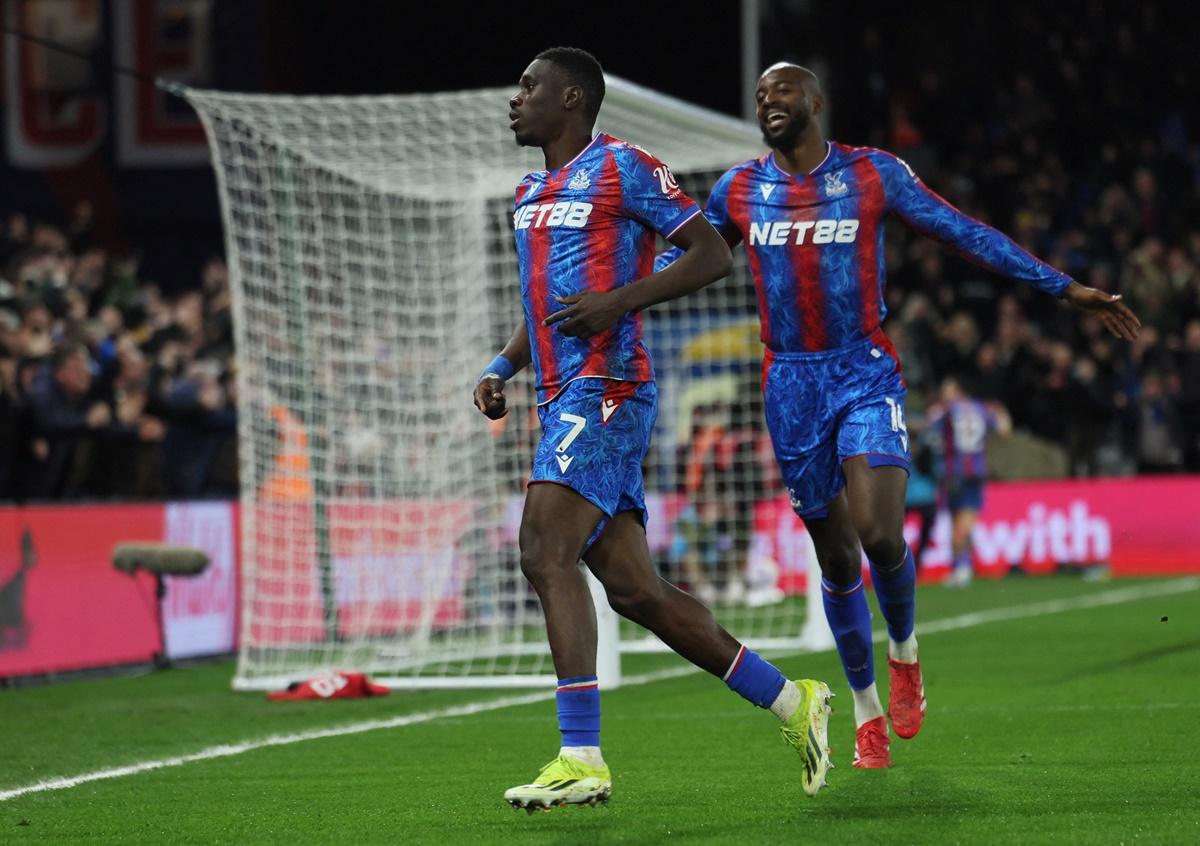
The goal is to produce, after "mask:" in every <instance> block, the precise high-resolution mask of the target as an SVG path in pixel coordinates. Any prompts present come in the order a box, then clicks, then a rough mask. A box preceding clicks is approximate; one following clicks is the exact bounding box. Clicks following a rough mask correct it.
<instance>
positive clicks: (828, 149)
mask: <svg viewBox="0 0 1200 846" xmlns="http://www.w3.org/2000/svg"><path fill="white" fill-rule="evenodd" d="M832 155H833V142H832V141H826V142H825V158H823V159H821V163H820V164H819V165H817V166H816V167H814V168H813V169H812V170H810V171H809V172H808V173H807V174H805V175H806V176H812V175H813V174H814V173H816V172H817V171H818V170H820V169H821V168H823V167H825V165H826V164H827V163H828V162H829V159H830V157H831V156H832ZM767 162H768V163H769V164H770V165H771V167H773V168H775V172H776V173H778V174H779V175H780V176H783V177H786V178H787V179H792V178H793V176H794V174H791V173H788V172H787V171H786V170H784V169H783V168H781V167H780V166H779V162H777V161H775V151H774V150H772V151H771V152H770V154H769V155H768V156H767Z"/></svg>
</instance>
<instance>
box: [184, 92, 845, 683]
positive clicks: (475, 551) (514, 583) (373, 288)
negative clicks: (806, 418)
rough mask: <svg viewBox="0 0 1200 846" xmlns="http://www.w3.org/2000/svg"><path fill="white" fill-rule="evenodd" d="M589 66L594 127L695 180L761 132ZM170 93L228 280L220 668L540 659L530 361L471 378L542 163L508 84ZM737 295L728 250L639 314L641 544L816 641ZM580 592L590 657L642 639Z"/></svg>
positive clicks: (485, 677) (733, 615)
mask: <svg viewBox="0 0 1200 846" xmlns="http://www.w3.org/2000/svg"><path fill="white" fill-rule="evenodd" d="M608 83H609V92H608V95H607V98H606V100H605V103H604V107H603V109H602V111H601V113H600V118H599V129H602V130H603V131H606V132H609V133H611V134H613V135H616V136H618V137H621V138H625V139H627V140H629V141H632V142H634V143H637V144H639V145H641V146H643V147H646V148H647V149H649V150H651V151H652V152H654V153H655V155H657V156H659V157H660V158H662V159H663V160H664V161H666V162H667V163H668V164H670V165H671V166H672V168H673V169H674V170H675V172H676V175H677V177H678V178H679V181H680V183H681V184H682V185H683V187H684V188H685V189H686V190H687V191H688V193H690V194H691V195H692V196H693V197H695V198H696V199H697V200H701V201H702V200H703V199H704V198H705V196H706V195H707V192H708V190H709V188H710V187H711V185H712V184H713V182H714V181H715V180H716V178H717V176H719V175H720V173H721V172H722V171H723V170H724V169H725V168H727V167H728V166H730V165H731V164H733V163H735V162H737V161H740V160H742V159H745V158H748V157H750V156H754V155H757V154H759V151H760V145H759V140H758V133H757V131H756V130H755V129H754V128H753V127H751V126H750V125H748V124H745V123H742V122H739V121H735V120H732V119H730V118H727V117H725V116H722V115H719V114H716V113H713V112H710V111H707V110H704V109H700V108H698V107H695V106H692V105H689V104H686V103H683V102H681V101H678V100H674V99H672V98H668V97H665V96H663V95H660V94H657V93H654V92H651V91H648V90H646V89H643V88H640V87H638V86H636V85H633V84H631V83H628V82H626V81H624V80H620V79H616V78H611V77H610V78H609V80H608ZM183 93H184V95H185V96H186V97H187V99H188V100H189V102H191V104H192V105H193V106H194V107H195V109H196V110H197V112H198V113H199V114H200V116H201V119H202V121H203V123H204V126H205V129H206V131H207V133H208V138H209V143H210V146H211V150H212V158H213V164H214V168H215V170H216V174H217V181H218V190H219V194H220V200H221V206H222V213H223V217H224V225H225V238H226V249H227V253H228V262H229V267H230V278H231V283H232V287H233V292H234V320H235V333H236V341H237V350H238V375H237V379H238V382H237V387H238V393H239V412H240V422H239V427H240V430H239V436H240V450H241V453H240V455H241V458H240V471H241V510H240V514H241V551H242V567H243V570H242V594H241V604H242V626H241V645H240V652H239V659H238V668H237V674H236V677H235V680H234V683H235V686H237V687H242V688H262V687H272V686H279V685H283V684H286V683H287V682H289V681H292V680H295V679H297V678H302V677H306V676H309V675H314V674H316V673H319V672H321V671H324V670H332V669H357V670H365V671H368V672H371V673H374V674H376V675H377V676H380V677H381V680H383V681H385V683H388V684H391V685H393V686H435V685H439V686H440V685H485V684H486V685H510V686H518V685H531V684H541V683H542V682H544V681H546V680H548V679H552V678H553V672H554V670H553V666H552V663H551V661H550V657H549V650H548V647H547V644H546V637H545V631H544V628H543V625H542V618H541V611H540V608H539V606H538V603H537V599H536V596H535V595H534V593H533V592H532V590H531V589H530V588H529V587H528V586H527V584H526V582H525V580H524V578H523V576H522V575H521V572H520V565H519V553H518V548H517V542H516V541H517V526H518V523H519V519H520V510H521V505H522V501H523V489H524V484H525V480H526V479H527V478H528V473H529V468H530V465H531V462H532V455H533V448H534V445H535V444H536V441H537V437H538V434H539V431H538V425H537V417H536V413H535V410H534V395H533V390H532V383H531V378H530V374H529V373H528V372H527V373H523V374H521V375H519V376H518V377H516V378H515V379H514V381H513V382H512V383H511V385H510V387H509V389H508V394H509V404H510V409H511V411H510V414H509V415H508V416H507V417H506V418H505V419H504V420H502V421H497V422H494V423H489V422H488V421H487V420H485V419H484V418H483V417H482V416H481V415H480V414H479V413H478V412H477V411H476V410H475V408H474V407H473V406H472V404H471V400H470V396H471V391H472V388H473V385H474V381H475V378H476V375H477V374H478V372H479V370H480V368H481V367H482V366H483V364H485V363H486V362H487V361H488V360H490V359H491V357H492V356H493V355H494V354H495V352H496V350H498V349H499V348H500V347H501V346H502V345H503V343H504V341H505V340H507V338H508V336H509V334H510V333H511V331H512V329H513V327H514V326H515V325H516V324H517V321H518V320H520V319H521V311H520V302H519V284H518V278H517V266H516V254H515V250H514V247H513V237H512V229H511V214H512V194H513V188H514V186H515V185H516V183H517V182H518V181H519V180H520V178H521V177H522V176H523V175H524V174H525V173H527V172H528V171H530V170H535V169H538V168H540V167H541V162H540V158H539V156H540V154H539V153H538V151H536V150H535V151H530V150H526V149H521V148H518V147H516V146H515V144H514V143H513V140H512V137H511V133H510V132H509V130H508V128H507V123H506V121H505V120H504V118H503V115H504V109H505V102H506V99H507V97H508V95H509V93H510V92H509V91H507V90H506V89H481V90H475V91H465V92H457V93H443V94H420V95H405V96H386V97H286V96H273V95H272V96H261V95H245V94H232V93H223V92H213V91H204V90H196V89H186V90H184V92H183ZM755 303H756V300H755V296H754V291H753V286H752V284H751V283H750V280H749V277H748V274H747V271H746V268H745V261H744V259H740V260H739V261H738V263H737V269H736V271H735V273H734V275H733V277H732V278H730V279H727V280H724V281H722V282H720V283H717V284H716V285H713V286H711V287H709V288H707V289H705V290H704V291H701V292H700V293H698V294H696V295H694V296H691V297H688V298H686V299H684V300H680V301H676V302H673V303H669V304H665V305H662V306H658V307H656V308H655V309H654V310H653V311H652V312H651V313H650V314H649V315H648V317H647V319H646V320H645V323H644V326H645V335H646V343H647V346H648V347H649V348H650V351H651V354H652V355H653V356H654V360H655V366H656V375H657V378H658V382H659V397H660V400H659V402H660V410H659V419H658V424H657V428H656V431H655V435H654V441H653V444H652V446H651V452H650V455H649V457H648V459H647V464H646V468H645V469H646V487H647V502H648V507H649V511H650V522H649V528H648V540H649V544H650V548H651V552H652V556H653V558H654V560H655V562H656V565H657V566H658V567H659V568H660V572H662V573H663V575H664V576H665V577H667V578H668V579H670V580H671V581H673V582H674V583H676V584H678V585H680V586H681V587H683V588H685V589H687V590H689V591H691V592H692V593H694V594H696V595H698V596H699V597H701V598H702V599H703V600H705V601H706V602H707V603H708V604H709V605H710V606H712V607H713V608H714V610H715V612H716V613H717V616H718V618H719V619H720V620H721V622H722V623H723V624H724V625H725V626H726V627H727V628H728V629H729V630H730V631H731V632H732V633H733V634H734V635H735V636H736V637H738V638H740V639H742V640H744V641H745V642H747V643H748V644H750V645H752V646H754V647H756V648H762V649H780V650H784V649H787V650H797V649H803V648H805V647H817V646H821V647H823V646H826V645H828V643H829V642H830V641H829V636H828V629H827V627H826V625H825V623H824V617H823V615H814V616H812V617H810V615H808V614H807V613H806V610H805V609H806V606H807V605H809V604H810V603H807V602H806V599H805V596H804V592H805V589H806V586H808V585H809V584H810V582H811V581H812V580H810V579H808V573H809V571H810V570H811V569H812V568H815V561H814V556H813V552H812V547H811V543H810V542H809V541H808V538H807V535H806V534H805V532H804V531H803V528H802V524H801V523H800V521H799V520H797V519H796V518H795V516H794V515H793V514H792V513H791V510H790V508H789V507H788V501H787V497H786V492H785V491H784V490H783V488H782V486H781V484H780V482H779V478H778V474H777V471H776V470H775V465H774V461H773V460H772V457H771V452H770V444H769V441H768V439H767V436H766V433H765V431H764V428H763V424H762V416H763V415H762V408H761V392H760V389H759V384H760V383H759V365H760V361H761V346H760V344H759V342H758V328H757V317H756V313H755V308H756V305H755ZM593 589H594V590H595V585H594V583H593ZM816 606H817V610H818V611H819V606H820V603H819V602H817V603H816ZM597 612H598V615H599V616H600V617H601V625H602V641H603V645H602V647H601V652H602V659H601V664H602V666H608V667H613V666H619V665H616V664H615V661H616V658H617V656H618V655H619V654H625V653H630V652H637V651H657V650H662V649H665V647H664V646H663V645H662V644H661V643H660V642H658V641H657V639H655V638H653V637H649V636H647V633H646V632H645V631H643V630H641V629H639V628H637V627H636V626H633V625H631V624H627V623H625V622H624V621H622V622H621V623H620V624H618V623H616V622H615V617H612V616H611V612H609V611H608V609H607V607H606V605H605V604H604V603H603V602H599V603H597ZM806 624H807V628H806ZM606 662H607V663H606ZM614 672H616V670H612V669H610V670H607V671H606V674H607V675H608V676H609V678H610V683H611V682H612V681H614V680H615V679H613V673H614Z"/></svg>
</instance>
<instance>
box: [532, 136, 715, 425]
mask: <svg viewBox="0 0 1200 846" xmlns="http://www.w3.org/2000/svg"><path fill="white" fill-rule="evenodd" d="M699 213H700V209H699V207H698V206H697V205H696V203H695V202H693V201H692V199H691V198H689V197H688V196H687V195H686V194H684V193H683V191H682V190H680V188H679V186H678V184H676V182H675V178H674V177H673V176H672V175H671V171H670V170H669V169H668V168H667V166H666V165H664V164H663V163H662V162H660V161H659V160H658V159H656V158H655V157H654V156H652V155H650V154H649V153H647V152H646V151H645V150H642V149H640V148H638V147H635V146H633V145H632V144H627V143H626V142H624V141H621V140H619V139H617V138H613V137H612V136H610V135H605V134H603V133H601V134H599V135H597V136H596V137H595V139H593V140H592V142H591V143H590V144H589V145H588V146H587V147H585V148H584V149H583V150H582V151H581V152H580V153H579V155H578V156H576V157H575V158H574V159H572V160H571V161H570V162H568V163H567V164H565V165H563V166H562V167H561V168H559V169H557V170H555V171H550V172H548V171H544V170H540V171H535V172H533V173H531V174H529V175H527V176H526V177H525V178H524V179H522V180H521V182H520V184H519V185H518V186H517V194H516V208H515V211H514V214H513V227H514V230H515V233H516V241H517V259H518V263H519V265H520V272H521V300H522V303H523V305H524V309H525V324H526V327H527V328H528V330H529V342H530V347H531V349H532V352H533V366H534V372H535V373H536V376H537V391H538V403H539V404H540V403H545V402H548V401H549V400H551V399H553V398H554V397H555V395H557V394H558V392H559V391H561V390H562V389H563V387H564V386H565V385H566V384H567V383H568V382H571V381H572V380H575V379H581V378H585V377H598V378H607V379H619V380H626V381H633V382H648V381H652V380H653V378H654V369H653V366H652V364H651V361H650V354H649V353H648V352H647V351H646V348H645V346H644V345H643V344H642V321H641V316H640V315H638V314H626V315H625V316H624V317H622V318H621V320H620V321H619V322H618V323H617V324H616V325H615V326H613V327H612V328H611V329H609V330H608V331H606V332H601V333H599V334H597V335H593V336H592V337H591V338H587V339H582V338H574V337H571V336H568V335H564V334H563V333H562V332H561V331H560V328H561V324H555V325H552V326H543V325H542V321H544V320H545V319H546V318H547V317H548V316H549V315H551V314H553V313H554V312H556V311H560V310H561V309H563V308H565V306H564V305H562V304H560V303H559V302H558V301H557V300H556V299H555V298H556V297H566V296H570V295H572V294H579V293H583V292H585V291H612V290H614V289H616V288H619V287H621V286H622V285H627V284H629V283H630V282H633V281H635V280H637V279H640V278H641V277H643V276H649V275H650V274H651V273H652V272H653V270H654V245H655V233H656V232H659V233H662V235H663V236H664V237H667V238H669V237H671V235H673V234H674V233H675V232H676V231H677V230H678V229H679V228H680V227H682V226H683V225H684V224H685V223H687V222H688V221H689V220H691V218H693V217H694V216H695V215H697V214H699Z"/></svg>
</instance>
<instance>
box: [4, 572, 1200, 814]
mask: <svg viewBox="0 0 1200 846" xmlns="http://www.w3.org/2000/svg"><path fill="white" fill-rule="evenodd" d="M1197 588H1200V578H1185V579H1176V580H1172V581H1169V582H1162V583H1159V584H1152V585H1141V586H1137V587H1128V588H1119V589H1117V590H1110V591H1104V592H1103V593H1095V594H1091V595H1090V596H1083V597H1079V598H1076V599H1055V600H1049V601H1046V602H1035V603H1033V604H1031V605H1017V606H1010V607H1008V608H995V609H992V610H990V611H978V612H974V613H971V614H961V615H959V616H957V617H948V618H946V619H943V620H934V621H933V622H930V623H925V624H923V625H922V626H921V627H920V630H921V633H922V634H926V635H928V634H934V633H937V632H948V631H953V630H956V629H965V628H970V627H972V626H979V625H983V624H985V623H994V622H999V621H1002V620H1018V619H1021V618H1024V617H1040V616H1045V615H1047V614H1058V613H1061V612H1063V611H1074V610H1078V609H1084V608H1098V607H1101V606H1105V605H1117V604H1120V603H1124V602H1134V601H1136V600H1139V599H1150V598H1152V597H1156V596H1171V595H1173V594H1178V593H1186V592H1188V591H1192V590H1196V589H1197ZM884 639H886V634H882V633H881V634H877V635H876V636H875V640H876V641H880V640H884ZM830 651H831V650H830ZM697 672H700V670H699V669H698V668H696V667H693V666H691V665H687V666H683V667H671V668H669V669H665V670H658V671H656V672H653V673H643V674H641V675H635V676H628V677H626V678H625V679H623V680H622V686H629V687H633V686H636V685H641V684H649V683H652V682H656V681H663V680H665V679H671V678H678V677H680V676H686V675H690V674H692V673H697ZM554 695H555V694H554V691H552V690H551V691H538V692H537V693H527V694H524V695H522V696H503V697H500V698H497V699H488V700H485V701H483V702H471V703H467V704H465V705H455V706H453V707H451V708H440V709H437V710H435V711H422V712H419V713H416V714H405V715H403V716H399V717H389V718H387V719H379V720H364V721H362V722H358V723H350V724H348V725H344V726H334V727H332V728H324V729H312V730H310V731H302V732H296V733H294V734H273V735H269V736H267V737H261V738H258V739H256V740H246V741H243V742H241V743H227V744H222V745H220V746H210V747H209V748H207V749H201V750H200V751H199V752H193V753H191V754H190V755H180V756H178V757H174V758H160V759H158V760H153V761H142V762H141V763H137V764H129V765H128V766H124V767H111V768H109V769H104V770H95V771H93V772H90V773H83V774H81V775H77V776H60V777H57V778H50V779H45V780H44V781H39V782H35V783H33V784H27V785H24V786H22V787H14V788H10V789H8V790H0V802H7V801H8V800H10V799H16V798H17V797H20V796H25V795H28V794H30V793H44V792H46V791H49V790H66V789H67V788H70V787H78V786H79V785H81V784H88V783H90V782H93V781H104V780H107V779H112V778H123V777H125V776H131V775H137V774H138V773H145V772H150V771H151V770H161V769H165V768H167V767H181V766H183V765H184V764H193V763H196V762H199V761H212V760H215V759H217V758H230V757H233V756H234V755H241V754H243V753H245V752H253V751H254V750H256V749H265V748H268V747H271V746H290V745H291V744H293V743H303V742H305V741H308V740H320V739H322V738H326V737H345V736H346V735H351V734H362V733H363V732H368V731H378V730H380V729H393V728H401V727H403V726H411V725H416V724H418V723H428V722H432V721H434V720H442V719H447V718H453V717H469V716H471V715H473V714H481V713H484V712H486V711H497V710H500V709H501V708H512V707H516V706H518V705H532V704H534V703H536V702H545V701H546V700H549V699H553V698H554Z"/></svg>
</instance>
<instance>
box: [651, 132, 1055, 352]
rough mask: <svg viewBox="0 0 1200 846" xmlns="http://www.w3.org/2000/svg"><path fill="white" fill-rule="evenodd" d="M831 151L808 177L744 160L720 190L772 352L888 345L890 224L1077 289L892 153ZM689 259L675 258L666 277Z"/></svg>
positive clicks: (724, 217)
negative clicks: (869, 342)
mask: <svg viewBox="0 0 1200 846" xmlns="http://www.w3.org/2000/svg"><path fill="white" fill-rule="evenodd" d="M828 146H829V151H828V153H827V154H826V156H825V160H824V161H823V162H821V164H819V165H818V166H817V167H816V168H815V169H814V170H812V171H811V172H810V173H808V174H803V175H800V176H792V175H791V174H790V173H788V172H786V171H785V170H783V169H782V168H781V167H780V166H779V165H778V164H776V162H775V155H774V153H768V154H767V155H765V156H763V157H761V158H758V159H752V160H750V161H747V162H743V163H742V164H739V165H737V166H736V167H734V168H732V169H731V170H729V171H727V172H726V173H725V174H724V175H723V176H722V177H721V178H720V179H719V180H718V181H717V184H716V185H715V186H714V187H713V190H712V194H711V195H710V196H709V198H708V203H707V205H706V207H705V214H706V215H707V217H708V219H709V220H710V221H711V222H712V224H713V226H715V227H716V228H717V231H719V232H721V233H722V234H723V235H725V236H726V240H729V241H731V242H733V243H737V241H738V240H740V241H742V242H744V243H745V245H746V252H747V256H748V258H749V262H750V271H751V274H752V275H753V277H754V284H755V287H756V289H757V292H758V307H759V316H760V318H761V320H762V340H763V343H764V344H766V345H767V347H769V348H770V349H772V350H774V351H776V352H814V351H820V350H829V349H836V348H838V347H842V346H845V345H847V344H850V343H854V342H855V341H858V340H860V339H863V338H866V337H871V336H875V337H876V338H877V339H878V338H880V335H878V334H877V330H879V329H880V327H881V325H882V323H883V319H884V317H885V316H886V314H887V310H886V308H885V306H884V301H883V287H884V253H883V234H884V221H885V219H886V217H887V215H889V214H892V215H895V216H896V217H898V218H900V219H901V220H902V221H904V222H905V223H906V224H908V225H909V226H911V227H912V228H913V229H915V230H917V231H918V232H920V233H922V234H924V235H928V236H929V237H931V238H934V239H936V240H938V241H940V242H942V243H943V244H946V245H947V246H949V247H951V248H952V249H954V250H955V251H957V252H958V253H959V254H960V255H962V256H963V257H964V258H966V259H968V260H970V261H972V262H974V263H976V264H978V265H981V266H982V267H985V268H987V269H988V270H991V271H993V272H995V273H998V274H1000V275H1002V276H1008V277H1010V278H1013V279H1019V280H1023V281H1025V282H1027V283H1029V284H1030V285H1032V286H1034V287H1035V288H1038V289H1040V290H1043V291H1047V292H1049V293H1051V294H1055V295H1057V294H1059V293H1061V292H1062V290H1063V289H1064V288H1066V287H1067V285H1069V284H1070V283H1071V279H1070V277H1068V276H1066V275H1064V274H1062V273H1059V272H1058V271H1057V270H1055V269H1054V268H1052V267H1050V266H1049V265H1047V264H1045V263H1044V262H1041V261H1039V260H1038V259H1036V258H1034V257H1033V256H1032V255H1030V254H1029V253H1027V252H1026V251H1025V250H1023V249H1021V247H1019V246H1018V245H1017V244H1016V243H1015V242H1014V241H1013V240H1012V239H1011V238H1009V237H1008V236H1006V235H1004V234H1002V233H1000V232H998V231H996V230H995V229H993V228H992V227H990V226H987V225H986V224H984V223H981V222H980V221H978V220H975V219H974V218H972V217H968V216H967V215H965V214H963V213H962V212H961V211H959V210H958V209H956V208H955V207H954V206H952V205H951V204H950V203H948V202H946V201H945V200H944V199H942V198H941V197H940V196H938V195H937V194H936V193H935V192H933V191H931V190H930V189H929V188H927V187H926V186H925V184H924V183H922V182H921V180H920V179H919V178H917V175H916V174H915V173H913V171H912V168H910V167H909V166H908V165H907V164H906V163H905V162H904V161H902V160H901V159H898V158H896V157H895V156H894V155H892V154H891V153H887V152H884V151H883V150H876V149H874V148H871V147H850V146H847V145H845V144H837V143H833V142H829V144H828ZM678 255H679V253H678V251H675V250H669V251H667V252H665V253H663V254H662V255H661V256H659V258H658V261H657V263H656V267H657V268H659V269H661V268H662V267H664V266H665V265H666V264H669V263H670V262H671V261H674V260H675V259H676V258H677V257H678Z"/></svg>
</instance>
